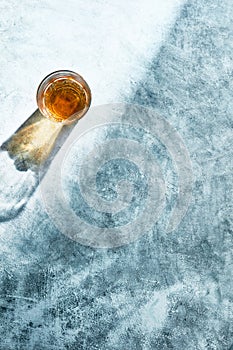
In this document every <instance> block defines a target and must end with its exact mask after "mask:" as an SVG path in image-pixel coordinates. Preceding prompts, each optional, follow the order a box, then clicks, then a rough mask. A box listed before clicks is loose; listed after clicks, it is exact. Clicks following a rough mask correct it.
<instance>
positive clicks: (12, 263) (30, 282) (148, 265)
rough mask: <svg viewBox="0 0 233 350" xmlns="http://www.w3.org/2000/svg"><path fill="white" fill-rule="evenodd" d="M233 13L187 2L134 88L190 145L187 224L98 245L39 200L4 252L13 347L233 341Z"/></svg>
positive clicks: (9, 347)
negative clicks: (59, 226)
mask: <svg viewBox="0 0 233 350" xmlns="http://www.w3.org/2000/svg"><path fill="white" fill-rule="evenodd" d="M232 18H233V6H232V2H231V1H230V0H223V1H218V0H216V1H212V0H205V1H204V0H197V1H194V0H193V1H191V2H189V3H188V4H186V5H185V6H184V8H183V10H182V12H181V15H180V17H179V18H178V20H177V22H176V24H175V26H174V27H173V29H172V30H171V33H170V35H169V37H168V39H167V40H166V42H165V43H164V45H163V47H162V48H161V50H160V52H159V54H158V55H157V56H156V57H154V60H153V61H152V62H151V63H150V64H149V65H148V69H147V73H146V75H145V77H144V79H143V80H142V81H141V82H140V83H137V85H136V86H134V87H133V92H132V94H131V96H128V95H127V96H125V101H126V102H133V103H138V104H142V105H144V106H150V107H154V108H156V110H157V111H159V113H160V114H161V115H163V116H164V117H165V118H167V120H168V121H169V122H170V123H171V124H172V125H173V126H174V127H175V128H176V129H177V130H178V131H179V133H180V135H181V136H182V137H183V140H184V141H185V144H186V146H187V149H188V150H189V152H190V156H191V160H192V164H193V173H194V177H195V182H194V189H193V200H192V203H191V205H190V207H189V210H188V213H187V215H186V216H185V218H184V220H183V221H182V223H181V224H180V226H179V228H178V229H177V230H176V231H175V232H173V233H171V234H166V233H164V232H161V231H160V230H159V229H158V227H157V226H156V225H155V228H154V230H153V232H150V233H148V234H147V235H144V236H142V238H141V239H139V240H138V241H136V242H135V243H132V244H129V245H127V246H124V247H121V248H117V249H109V250H98V249H92V248H88V247H85V246H82V245H79V244H78V243H75V242H73V241H71V240H69V239H68V238H66V237H65V236H64V235H62V234H61V233H59V232H58V231H57V230H56V228H55V226H54V225H53V223H52V222H51V220H50V219H49V217H48V216H47V215H46V214H45V213H44V211H43V209H42V207H41V206H42V204H41V203H40V202H39V201H36V200H34V201H33V199H32V203H31V205H30V210H31V215H30V217H28V216H27V217H26V218H24V217H23V213H22V214H20V215H19V217H17V218H16V219H14V220H12V221H11V222H10V223H8V227H9V230H11V235H13V238H14V239H13V240H11V242H10V243H8V245H6V244H5V245H4V247H5V249H3V250H2V252H1V266H2V275H1V279H0V296H1V298H0V349H1V350H16V349H20V350H21V349H22V350H24V349H25V350H27V349H29V350H31V349H33V350H53V349H54V350H55V349H59V350H63V349H69V350H71V349H72V350H77V349H88V350H94V349H95V350H97V349H101V350H104V349H106V350H115V349H116V350H126V349H127V350H136V349H139V350H140V349H143V350H154V349H155V350H157V349H158V350H165V349H177V350H178V349H182V350H183V349H184V350H186V349H189V350H199V349H200V350H204V349H208V350H230V349H232V348H233V292H232V288H233V282H232V280H233V272H232V271H233V270H232V263H233V259H232V254H233V253H232V247H233V227H232V208H233V202H232V126H233V99H232V95H233V92H232V76H233V64H232V60H233V20H232ZM19 224H20V227H21V228H23V229H21V230H20V232H18V231H19V230H17V228H18V227H19V226H18V225H19ZM11 252H13V253H12V254H11Z"/></svg>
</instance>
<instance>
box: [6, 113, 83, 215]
mask: <svg viewBox="0 0 233 350" xmlns="http://www.w3.org/2000/svg"><path fill="white" fill-rule="evenodd" d="M76 123H77V122H76ZM76 123H73V124H72V125H63V124H61V123H55V122H53V121H51V120H49V119H48V118H46V117H44V116H43V115H42V114H41V113H40V111H39V110H38V109H37V110H36V111H35V112H34V113H33V114H32V115H31V116H30V117H29V118H28V119H27V120H26V121H25V122H24V123H23V124H22V125H21V126H20V127H19V128H18V129H17V130H16V131H15V133H14V134H13V135H11V136H10V137H9V139H8V140H6V141H5V142H4V143H3V144H2V145H1V147H0V149H1V151H0V160H1V163H2V167H1V173H0V178H1V184H0V185H1V186H0V196H1V204H0V221H6V220H10V219H12V218H14V217H15V216H16V215H17V214H18V213H19V212H20V211H21V210H22V209H23V208H24V206H25V205H26V203H27V202H28V200H29V198H30V197H31V195H32V194H33V192H34V191H35V189H36V188H37V186H38V184H39V173H40V179H41V178H43V176H44V175H45V174H46V172H47V170H48V168H49V165H50V164H51V161H52V160H53V158H54V156H55V155H56V153H57V152H58V151H59V150H60V148H61V147H62V145H63V143H64V142H65V140H66V139H67V137H68V136H69V134H70V133H71V131H72V130H73V128H74V126H75V125H76ZM9 162H10V163H9ZM8 163H9V164H8ZM5 164H7V165H6V169H7V171H6V169H5V168H4V165H5ZM9 169H10V170H9ZM8 189H9V191H8ZM8 192H9V193H8Z"/></svg>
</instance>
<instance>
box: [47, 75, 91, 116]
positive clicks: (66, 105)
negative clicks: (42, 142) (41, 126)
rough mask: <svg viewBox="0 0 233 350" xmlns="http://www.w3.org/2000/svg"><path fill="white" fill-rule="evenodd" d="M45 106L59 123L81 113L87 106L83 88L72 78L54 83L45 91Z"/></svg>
mask: <svg viewBox="0 0 233 350" xmlns="http://www.w3.org/2000/svg"><path fill="white" fill-rule="evenodd" d="M44 101H45V106H46V108H47V110H49V112H50V113H51V114H52V115H53V118H54V119H56V120H57V121H62V120H66V119H67V118H69V117H71V116H73V115H75V114H77V113H79V112H81V111H82V110H83V109H85V107H86V105H87V98H86V93H85V91H84V89H83V87H82V86H81V85H80V84H79V83H78V82H76V81H75V80H73V79H72V78H64V79H58V80H55V81H53V82H52V83H51V84H50V85H49V86H48V88H47V89H46V91H45V96H44Z"/></svg>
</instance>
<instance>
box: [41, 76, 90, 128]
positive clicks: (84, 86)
mask: <svg viewBox="0 0 233 350" xmlns="http://www.w3.org/2000/svg"><path fill="white" fill-rule="evenodd" d="M66 77H67V78H73V80H74V81H75V82H76V83H77V84H79V85H80V86H81V87H82V89H83V90H84V92H85V96H86V104H85V107H84V109H83V110H81V111H79V112H77V113H74V114H73V115H71V116H70V117H68V118H67V119H64V120H58V119H56V117H55V115H54V114H53V113H51V112H50V111H49V110H48V108H47V107H46V105H45V103H44V93H45V91H46V90H47V88H48V87H49V86H50V83H51V82H55V81H57V80H59V78H61V79H62V78H64V79H65V78H66ZM91 99H92V96H91V89H90V87H89V85H88V84H87V82H86V80H85V79H84V78H83V77H82V76H81V75H80V74H78V73H76V72H74V71H71V70H67V69H62V70H57V71H54V72H52V73H49V74H48V75H46V76H45V78H44V79H43V80H42V81H41V82H40V84H39V86H38V88H37V93H36V101H37V106H38V108H39V110H40V112H41V114H42V115H43V116H44V117H46V118H48V119H50V120H52V121H54V122H56V123H61V124H71V123H73V122H74V121H76V120H79V119H81V118H82V117H83V116H84V115H85V114H86V113H87V111H88V109H89V107H90V105H91Z"/></svg>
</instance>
